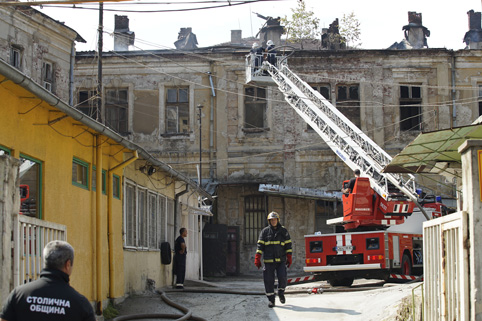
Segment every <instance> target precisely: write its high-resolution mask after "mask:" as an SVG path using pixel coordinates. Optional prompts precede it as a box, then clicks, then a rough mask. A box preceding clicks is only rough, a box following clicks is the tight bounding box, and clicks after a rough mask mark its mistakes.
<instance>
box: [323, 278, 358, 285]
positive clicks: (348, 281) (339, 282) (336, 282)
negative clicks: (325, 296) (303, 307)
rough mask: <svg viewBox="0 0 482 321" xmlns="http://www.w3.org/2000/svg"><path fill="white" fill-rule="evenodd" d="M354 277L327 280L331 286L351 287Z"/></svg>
mask: <svg viewBox="0 0 482 321" xmlns="http://www.w3.org/2000/svg"><path fill="white" fill-rule="evenodd" d="M353 280H354V277H346V278H331V279H329V280H328V283H330V285H331V286H351V285H352V284H353Z"/></svg>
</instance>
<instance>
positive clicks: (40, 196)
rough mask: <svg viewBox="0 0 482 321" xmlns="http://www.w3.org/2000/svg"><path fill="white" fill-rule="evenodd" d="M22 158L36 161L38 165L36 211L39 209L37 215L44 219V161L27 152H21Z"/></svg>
mask: <svg viewBox="0 0 482 321" xmlns="http://www.w3.org/2000/svg"><path fill="white" fill-rule="evenodd" d="M19 156H20V159H22V158H23V159H26V160H29V161H31V162H33V163H35V164H36V165H38V173H37V195H36V198H37V208H36V211H37V215H36V217H37V218H38V219H42V217H43V202H42V200H43V162H42V161H41V160H38V159H36V158H33V157H30V156H27V155H25V154H22V153H20V155H19Z"/></svg>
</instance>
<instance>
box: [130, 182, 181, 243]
mask: <svg viewBox="0 0 482 321" xmlns="http://www.w3.org/2000/svg"><path fill="white" fill-rule="evenodd" d="M166 200H167V198H166V197H165V196H164V195H161V194H158V193H156V192H155V191H151V190H149V189H147V188H145V187H143V186H140V185H136V184H135V183H133V182H131V181H128V182H127V183H126V184H125V197H124V202H125V205H124V207H125V212H124V230H125V246H126V247H134V248H139V249H143V250H146V249H149V250H158V249H159V245H160V243H161V241H163V240H164V239H165V237H166V234H167V231H166V228H167V225H166V222H167V221H168V220H169V219H168V217H169V215H168V213H169V214H171V215H172V217H174V206H172V208H171V209H172V211H171V212H168V211H166ZM169 201H171V202H172V203H174V201H173V200H169ZM173 221H174V220H173ZM172 232H173V230H172V231H171V234H172V235H174V234H173V233H172ZM169 241H170V242H171V244H173V242H174V239H172V241H171V240H169Z"/></svg>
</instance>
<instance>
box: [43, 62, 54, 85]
mask: <svg viewBox="0 0 482 321" xmlns="http://www.w3.org/2000/svg"><path fill="white" fill-rule="evenodd" d="M53 84H54V71H53V64H52V63H51V62H47V61H44V62H43V63H42V86H43V87H44V88H45V89H47V90H48V91H50V92H52V91H53Z"/></svg>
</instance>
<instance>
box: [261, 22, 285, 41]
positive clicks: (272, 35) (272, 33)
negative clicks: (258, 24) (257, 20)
mask: <svg viewBox="0 0 482 321" xmlns="http://www.w3.org/2000/svg"><path fill="white" fill-rule="evenodd" d="M263 19H265V20H266V24H265V26H264V27H263V28H261V29H260V30H259V39H260V41H261V45H262V47H266V42H267V41H268V40H273V42H274V44H275V45H276V46H279V45H281V35H282V34H283V32H284V29H285V28H284V27H283V26H282V25H281V18H280V17H278V18H272V17H263Z"/></svg>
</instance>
